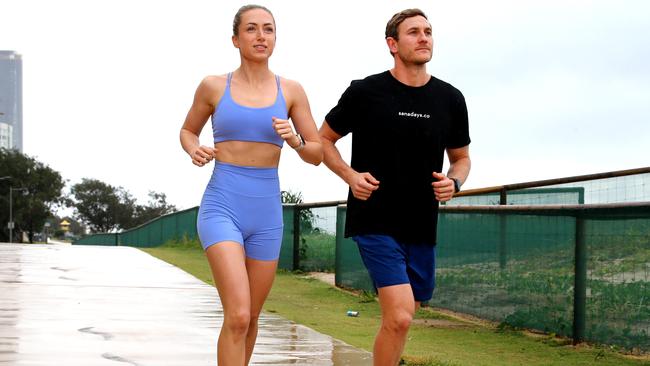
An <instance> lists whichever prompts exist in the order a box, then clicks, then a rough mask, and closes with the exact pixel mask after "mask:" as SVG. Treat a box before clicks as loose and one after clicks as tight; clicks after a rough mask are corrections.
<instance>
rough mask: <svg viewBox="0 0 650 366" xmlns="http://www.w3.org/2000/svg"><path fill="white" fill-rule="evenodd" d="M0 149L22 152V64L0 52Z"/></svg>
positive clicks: (16, 57) (14, 55)
mask: <svg viewBox="0 0 650 366" xmlns="http://www.w3.org/2000/svg"><path fill="white" fill-rule="evenodd" d="M0 147H4V148H6V149H17V150H18V151H20V152H22V151H23V62H22V59H21V57H20V55H19V54H17V53H16V52H14V51H0Z"/></svg>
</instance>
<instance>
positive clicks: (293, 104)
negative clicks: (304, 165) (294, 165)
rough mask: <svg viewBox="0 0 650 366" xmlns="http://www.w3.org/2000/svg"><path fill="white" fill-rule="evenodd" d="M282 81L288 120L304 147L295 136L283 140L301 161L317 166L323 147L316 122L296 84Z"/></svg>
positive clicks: (304, 94)
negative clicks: (290, 121)
mask: <svg viewBox="0 0 650 366" xmlns="http://www.w3.org/2000/svg"><path fill="white" fill-rule="evenodd" d="M283 81H284V86H285V88H284V90H286V91H287V93H286V96H287V98H286V99H287V104H288V107H289V118H291V120H292V121H293V125H294V127H295V128H296V132H297V133H298V134H300V136H302V139H303V140H304V146H302V147H301V145H302V141H301V139H300V138H299V137H298V136H297V135H296V134H293V136H289V137H288V138H285V140H286V141H287V144H288V145H289V146H291V147H292V148H293V149H294V150H296V152H297V153H298V155H300V158H301V159H302V160H304V161H306V162H308V163H310V164H314V165H319V164H320V163H321V162H322V161H323V146H322V144H321V142H320V137H319V136H318V129H317V128H316V122H314V118H313V117H312V115H311V108H310V107H309V100H308V99H307V94H306V93H305V90H304V89H303V88H302V86H301V85H300V84H299V83H298V82H296V81H292V80H286V79H284V80H283ZM278 121H281V120H278ZM283 138H284V136H283Z"/></svg>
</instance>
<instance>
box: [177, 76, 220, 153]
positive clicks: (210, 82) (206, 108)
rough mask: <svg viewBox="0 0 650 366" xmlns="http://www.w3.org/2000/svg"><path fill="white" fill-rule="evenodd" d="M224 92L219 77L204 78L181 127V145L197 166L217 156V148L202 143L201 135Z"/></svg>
mask: <svg viewBox="0 0 650 366" xmlns="http://www.w3.org/2000/svg"><path fill="white" fill-rule="evenodd" d="M222 93H223V92H222V91H221V90H220V80H219V78H218V77H216V76H208V77H206V78H205V79H203V80H202V81H201V84H199V87H198V88H197V89H196V93H195V94H194V101H193V102H192V107H191V108H190V110H189V112H187V117H185V122H184V123H183V127H181V133H180V139H181V146H183V150H185V152H187V154H188V155H189V156H190V157H191V158H192V163H194V165H196V166H204V165H205V164H207V163H208V162H210V160H212V159H213V158H214V157H215V153H216V149H215V148H214V147H212V146H205V145H201V144H200V142H199V135H200V134H201V130H202V129H203V126H205V123H206V122H207V121H208V118H209V117H210V115H211V114H212V112H213V111H214V103H215V101H216V100H219V97H220V95H221V94H222Z"/></svg>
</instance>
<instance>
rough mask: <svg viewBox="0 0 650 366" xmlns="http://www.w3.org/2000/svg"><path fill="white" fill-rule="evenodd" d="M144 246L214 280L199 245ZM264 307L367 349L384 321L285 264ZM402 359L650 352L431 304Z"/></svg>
mask: <svg viewBox="0 0 650 366" xmlns="http://www.w3.org/2000/svg"><path fill="white" fill-rule="evenodd" d="M143 250H144V251H146V252H147V253H149V254H151V255H153V256H155V257H158V258H160V259H162V260H164V261H166V262H169V263H171V264H173V265H175V266H177V267H179V268H181V269H183V270H184V271H186V272H188V273H190V274H192V275H193V276H195V277H197V278H199V279H200V280H202V281H204V282H206V283H209V284H213V281H212V275H211V273H210V269H209V266H208V264H207V261H206V259H205V255H204V254H203V251H202V250H201V249H200V248H197V247H196V246H194V245H182V244H172V245H167V246H164V247H159V248H150V249H143ZM264 310H265V311H267V312H269V313H275V314H278V315H280V316H283V317H285V318H287V319H290V320H293V321H295V322H297V323H300V324H304V325H306V326H309V327H310V328H312V329H315V330H317V331H319V332H321V333H325V334H328V335H330V336H332V337H334V338H337V339H340V340H342V341H344V342H346V343H349V344H351V345H353V346H355V347H359V348H363V349H366V350H369V351H371V350H372V343H373V340H374V336H375V333H376V331H377V329H378V327H379V323H380V310H379V305H378V303H377V302H376V301H374V299H372V298H370V299H369V298H368V296H359V295H355V294H352V293H349V292H346V291H342V290H340V289H338V288H336V287H332V286H330V285H328V284H326V283H324V282H322V281H319V280H316V279H314V278H311V277H308V276H305V275H302V274H294V273H289V272H282V271H280V272H278V275H277V277H276V280H275V282H274V285H273V289H272V290H271V294H270V295H269V298H268V300H267V301H266V304H265V306H264ZM347 310H356V311H359V316H358V317H348V316H346V311H347ZM404 361H405V364H406V365H422V366H460V365H472V366H474V365H485V366H496V365H499V366H502V365H526V366H535V365H539V366H542V365H543V366H555V365H557V366H560V365H561V366H565V365H585V366H587V365H589V366H592V365H604V366H609V365H634V366H638V365H650V362H649V361H648V360H637V359H631V358H628V357H624V356H622V355H620V354H618V353H616V352H612V351H611V350H610V349H608V348H606V347H592V346H585V345H581V346H578V347H573V346H571V345H568V344H567V342H566V341H563V340H561V339H557V338H554V337H550V336H542V337H530V336H527V335H525V334H524V333H523V332H521V331H516V330H509V329H498V328H492V327H486V326H482V325H477V324H474V323H468V322H463V321H459V320H456V319H454V318H451V317H448V316H446V315H444V314H441V313H437V312H433V311H430V310H422V311H419V312H418V314H416V320H415V321H414V324H413V326H412V327H411V330H410V332H409V339H408V342H407V345H406V348H405V351H404Z"/></svg>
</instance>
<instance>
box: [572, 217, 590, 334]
mask: <svg viewBox="0 0 650 366" xmlns="http://www.w3.org/2000/svg"><path fill="white" fill-rule="evenodd" d="M574 278H575V283H574V286H573V344H578V343H580V342H582V341H584V339H585V312H586V302H587V245H586V243H585V222H584V219H583V218H582V215H580V214H578V215H576V238H575V274H574Z"/></svg>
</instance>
